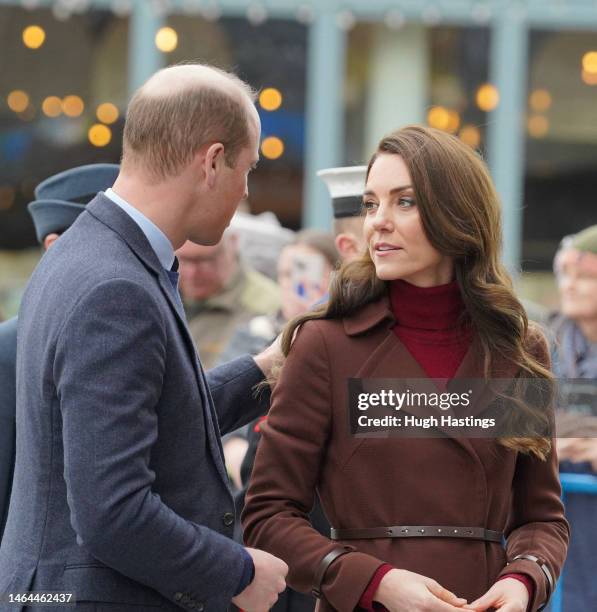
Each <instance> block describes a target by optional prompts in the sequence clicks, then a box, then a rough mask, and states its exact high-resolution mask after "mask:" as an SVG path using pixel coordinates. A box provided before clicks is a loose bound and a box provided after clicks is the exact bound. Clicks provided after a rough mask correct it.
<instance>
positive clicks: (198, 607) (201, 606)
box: [195, 603, 205, 612]
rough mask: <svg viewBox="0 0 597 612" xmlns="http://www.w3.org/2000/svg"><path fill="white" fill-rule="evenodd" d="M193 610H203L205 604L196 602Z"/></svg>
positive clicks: (201, 611) (198, 611)
mask: <svg viewBox="0 0 597 612" xmlns="http://www.w3.org/2000/svg"><path fill="white" fill-rule="evenodd" d="M195 610H197V612H203V610H205V606H204V605H203V604H202V603H197V605H196V606H195Z"/></svg>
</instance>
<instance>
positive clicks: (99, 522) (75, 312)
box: [0, 64, 287, 612]
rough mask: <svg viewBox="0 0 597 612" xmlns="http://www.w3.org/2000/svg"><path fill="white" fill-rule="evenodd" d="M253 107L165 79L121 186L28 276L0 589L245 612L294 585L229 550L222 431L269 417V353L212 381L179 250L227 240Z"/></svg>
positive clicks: (135, 110) (85, 606)
mask: <svg viewBox="0 0 597 612" xmlns="http://www.w3.org/2000/svg"><path fill="white" fill-rule="evenodd" d="M253 102H254V93H253V92H252V90H251V89H250V88H249V86H248V85H247V84H246V83H244V82H243V81H241V80H240V79H239V78H238V77H237V76H235V75H233V74H231V73H226V72H224V71H221V70H218V69H215V68H211V67H209V66H204V65H198V64H188V65H181V66H175V67H170V68H166V69H163V70H160V71H159V72H157V73H156V74H155V75H153V76H152V77H151V78H150V79H149V80H148V81H147V82H146V83H145V84H144V85H143V86H142V87H141V88H139V90H137V92H136V93H135V94H134V96H133V98H132V100H131V102H130V104H129V107H128V110H127V116H126V121H125V127H124V141H123V155H122V162H121V168H120V173H119V175H118V178H117V179H116V182H115V183H114V186H113V188H112V189H108V190H107V191H106V192H105V193H99V194H98V195H97V196H96V197H95V198H94V199H93V200H92V201H91V202H90V203H89V204H88V205H87V206H86V208H85V211H83V212H82V213H81V214H80V215H79V217H78V219H77V220H76V221H75V223H74V224H73V226H72V227H71V229H70V230H69V231H67V232H66V233H65V234H64V235H63V236H62V237H61V238H60V240H59V241H58V242H57V243H56V244H55V245H54V246H53V247H52V248H51V249H50V250H49V251H48V252H47V253H46V255H45V256H44V257H43V258H42V260H41V262H40V263H39V265H38V266H37V268H36V270H35V271H34V273H33V275H32V277H31V279H30V281H29V284H28V286H27V289H26V291H25V294H24V296H23V300H22V303H21V308H20V311H19V330H18V351H17V360H18V363H17V448H16V452H17V455H16V463H15V476H14V483H13V490H12V496H11V502H10V508H9V513H8V519H7V523H6V528H5V532H4V538H3V540H2V545H1V547H0V592H25V591H60V592H71V593H75V594H76V598H77V603H76V605H75V608H74V609H75V610H81V611H92V610H93V611H96V612H97V611H104V610H105V611H108V610H109V611H113V612H117V611H119V610H129V609H130V608H131V607H132V606H140V607H142V608H143V609H144V610H149V609H153V608H160V609H162V610H178V609H180V608H181V607H183V608H185V609H189V610H190V609H193V610H204V609H211V610H225V609H226V608H227V606H228V605H229V603H230V601H231V600H232V601H233V602H234V603H235V604H236V605H238V606H239V607H240V608H242V609H244V610H247V611H249V612H250V611H253V610H255V611H261V610H264V609H267V608H269V607H270V606H271V605H272V604H273V603H274V602H275V601H276V599H277V595H278V593H279V592H281V591H283V590H284V588H285V581H284V577H285V574H286V571H287V567H286V565H285V564H284V562H282V561H280V560H279V559H276V558H275V557H273V556H272V555H270V554H268V553H265V552H262V551H258V550H254V549H251V548H244V547H242V546H241V545H239V544H238V543H236V542H234V541H233V540H232V539H231V537H230V536H232V530H233V524H234V505H233V500H232V496H231V493H230V490H229V487H228V479H227V477H226V472H225V467H224V463H223V460H222V452H221V445H220V440H219V432H218V423H216V419H217V420H218V422H219V426H220V427H221V430H222V431H223V432H226V431H228V430H232V429H236V428H238V427H239V426H241V425H243V423H245V422H248V421H250V420H252V419H254V418H255V417H256V416H258V415H259V414H260V413H262V412H263V411H264V406H263V405H262V404H261V403H260V402H259V401H258V400H257V399H254V398H253V397H252V395H251V389H252V388H253V387H254V386H255V385H256V384H258V383H259V382H260V381H262V380H263V379H264V375H267V374H268V373H269V370H270V367H271V362H272V359H273V358H274V354H272V353H271V352H270V353H266V354H262V355H259V356H257V357H255V358H251V357H249V356H245V357H241V358H239V359H237V360H235V361H234V362H233V363H231V364H227V365H225V366H221V367H220V368H217V369H216V370H212V371H211V372H210V373H209V375H207V376H206V375H205V374H204V372H203V369H202V367H201V363H200V361H199V359H198V358H197V353H196V351H195V349H194V346H193V342H192V339H191V336H190V333H189V331H188V327H187V324H186V319H185V316H184V311H183V308H182V301H181V299H180V294H179V293H178V288H177V282H178V272H177V271H176V268H177V260H176V257H175V254H174V252H175V250H176V249H178V248H180V247H181V246H182V245H183V244H184V243H185V242H186V241H187V240H192V241H193V242H196V243H199V244H205V245H215V244H217V243H218V242H219V241H220V240H221V238H222V234H223V232H224V230H225V228H226V226H227V225H228V223H229V222H230V219H231V217H232V215H233V213H234V210H235V208H236V206H237V205H238V203H239V201H240V200H241V199H242V198H243V197H246V196H247V177H248V174H249V172H250V171H251V169H252V168H253V167H254V166H255V164H256V163H257V160H258V146H259V134H260V122H259V116H258V114H257V111H256V109H255V107H254V104H253ZM210 392H211V393H210ZM62 608H63V609H71V607H70V606H63V607H62ZM28 609H29V608H28ZM30 609H32V610H36V609H37V607H36V606H35V605H34V606H32V607H31V608H30Z"/></svg>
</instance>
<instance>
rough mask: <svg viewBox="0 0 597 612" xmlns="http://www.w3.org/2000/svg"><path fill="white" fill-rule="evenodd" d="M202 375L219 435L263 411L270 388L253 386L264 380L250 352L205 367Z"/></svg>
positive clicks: (240, 425) (268, 399) (262, 413)
mask: <svg viewBox="0 0 597 612" xmlns="http://www.w3.org/2000/svg"><path fill="white" fill-rule="evenodd" d="M206 378H207V384H208V386H209V390H210V392H211V395H212V397H213V400H214V404H215V407H216V412H217V414H218V425H219V426H220V432H221V433H222V435H223V434H226V433H228V432H231V431H234V430H236V429H238V428H239V427H242V426H243V425H246V424H247V423H250V422H251V421H253V420H255V419H256V418H257V417H259V416H262V415H264V414H265V413H266V412H267V410H268V408H269V403H270V390H269V387H262V388H259V389H255V387H256V385H258V384H259V383H260V382H262V381H263V380H264V375H263V372H262V371H261V370H260V369H259V366H258V365H257V364H256V363H255V360H254V359H253V358H252V357H251V356H250V355H243V356H242V357H238V358H236V359H233V360H232V361H229V362H228V363H225V364H223V365H220V366H218V367H216V368H212V369H211V370H208V371H207V372H206Z"/></svg>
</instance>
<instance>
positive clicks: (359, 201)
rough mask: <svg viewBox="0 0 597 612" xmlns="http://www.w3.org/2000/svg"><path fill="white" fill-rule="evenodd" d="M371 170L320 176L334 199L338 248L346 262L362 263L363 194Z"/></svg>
mask: <svg viewBox="0 0 597 612" xmlns="http://www.w3.org/2000/svg"><path fill="white" fill-rule="evenodd" d="M366 174H367V166H346V167H344V168H326V169H325V170H320V171H319V172H318V173H317V176H319V177H320V178H321V179H322V180H323V182H324V183H325V184H326V187H327V188H328V190H329V192H330V197H331V199H332V210H333V214H334V227H333V229H334V236H335V242H336V248H337V249H338V253H339V254H340V258H341V259H342V261H343V262H350V261H354V260H355V259H358V257H360V256H361V255H362V253H363V251H364V250H365V239H364V237H363V216H362V214H361V213H362V210H363V190H364V189H365V177H366Z"/></svg>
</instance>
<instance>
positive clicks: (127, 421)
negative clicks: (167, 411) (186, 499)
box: [53, 279, 245, 608]
mask: <svg viewBox="0 0 597 612" xmlns="http://www.w3.org/2000/svg"><path fill="white" fill-rule="evenodd" d="M141 309H142V310H141ZM163 317H164V313H163V312H162V310H160V307H159V306H158V305H157V304H156V303H155V301H154V299H153V297H152V295H151V294H150V293H149V292H148V291H147V290H146V289H145V288H143V287H142V286H141V285H140V284H137V283H134V282H131V281H128V280H120V279H115V280H110V281H106V282H103V283H101V284H99V285H98V286H97V287H95V288H94V289H93V290H91V291H90V292H89V293H88V294H87V295H85V296H83V297H82V298H81V299H80V300H79V302H78V303H77V304H76V306H75V307H74V309H73V310H72V311H71V313H70V314H69V315H68V316H67V317H66V320H65V323H64V325H63V326H62V329H61V330H59V333H58V337H57V342H56V352H55V359H54V366H53V379H54V384H55V386H56V394H57V397H58V401H59V406H60V412H61V416H62V437H63V444H64V479H65V482H66V489H67V500H68V504H69V508H70V520H71V524H72V526H73V529H74V531H75V533H76V534H77V542H78V543H79V544H80V545H84V546H85V547H86V548H87V550H88V551H89V552H90V554H91V555H93V556H94V557H95V558H97V559H99V560H100V561H101V562H103V563H104V564H105V565H107V566H108V567H111V568H113V569H114V570H116V571H118V572H120V573H121V574H124V575H125V576H127V577H129V578H131V579H133V580H135V581H137V582H140V583H142V584H145V585H147V586H149V587H151V588H153V589H155V590H156V591H159V592H160V593H162V595H164V597H166V598H167V599H169V600H170V601H172V602H174V603H176V601H177V598H176V593H177V592H181V593H188V594H190V596H191V597H192V598H193V599H197V600H199V601H202V602H204V603H205V607H206V608H208V606H209V602H210V601H214V600H217V599H221V598H222V597H225V596H228V597H230V598H231V597H233V596H234V595H235V594H236V590H237V588H238V586H239V584H240V581H241V577H242V575H243V572H244V560H245V553H244V551H243V549H242V546H240V545H239V544H237V543H235V542H233V541H232V540H230V539H228V538H226V537H224V536H223V535H221V534H219V533H217V532H216V531H213V530H211V529H209V528H207V527H206V526H204V525H201V524H198V523H196V522H192V521H190V520H187V519H185V518H183V517H182V516H180V515H179V514H177V513H176V512H174V510H172V509H171V508H170V507H169V506H167V505H166V504H165V503H164V502H163V501H162V500H161V498H160V496H159V495H158V494H156V493H155V492H154V491H153V490H152V486H153V483H154V481H155V479H156V474H155V472H154V471H153V469H152V468H151V465H150V459H151V453H152V449H153V447H154V446H155V444H156V442H157V440H158V412H157V409H156V407H157V406H158V404H159V401H160V396H161V393H162V388H163V378H164V375H165V366H166V359H167V356H168V355H167V350H166V345H167V343H166V328H165V322H164V320H163Z"/></svg>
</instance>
